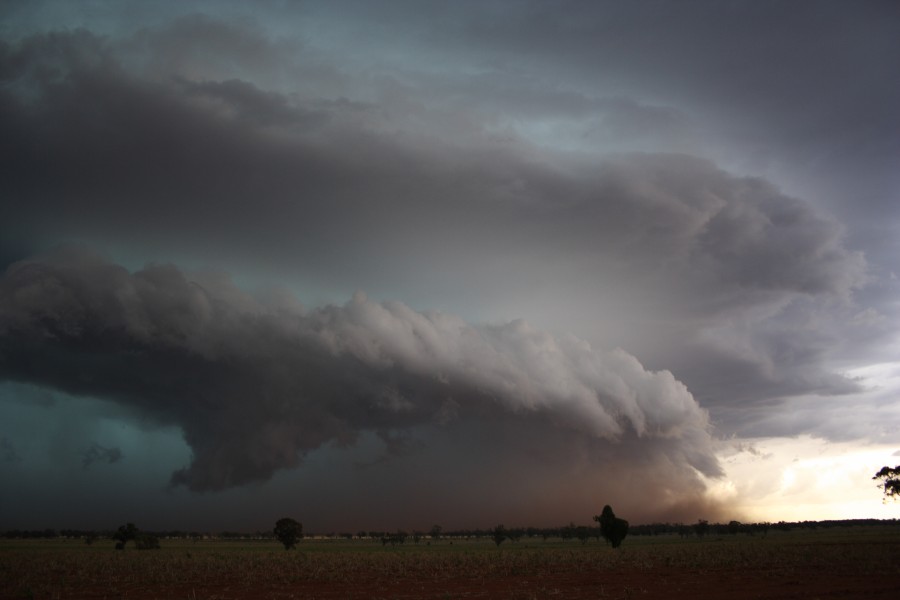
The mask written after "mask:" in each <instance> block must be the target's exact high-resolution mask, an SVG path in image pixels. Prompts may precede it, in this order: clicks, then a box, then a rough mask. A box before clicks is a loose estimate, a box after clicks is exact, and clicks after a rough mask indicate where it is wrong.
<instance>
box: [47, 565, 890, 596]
mask: <svg viewBox="0 0 900 600" xmlns="http://www.w3.org/2000/svg"><path fill="white" fill-rule="evenodd" d="M62 597H65V598H86V599H87V598H92V599H94V598H96V599H100V598H104V599H108V600H112V599H114V598H115V599H120V598H121V599H125V598H127V599H131V600H149V599H157V598H158V599H173V598H186V599H197V600H238V599H241V600H243V599H248V600H249V599H273V600H274V599H278V600H286V599H292V598H295V599H310V600H311V599H322V600H326V599H327V600H337V599H341V600H363V599H384V600H394V599H396V600H414V599H426V598H427V599H432V598H434V599H469V598H499V599H509V600H531V599H545V598H555V599H572V600H581V599H588V598H590V599H602V598H609V599H616V598H622V599H632V598H646V599H652V598H666V599H668V600H681V599H684V600H688V599H690V600H696V599H697V598H727V599H729V600H745V599H746V600H750V599H757V598H767V599H795V598H796V599H810V600H813V599H821V600H824V599H827V598H860V599H863V598H865V599H873V600H879V599H884V600H888V599H890V600H896V599H897V598H898V597H900V579H898V578H896V577H891V576H885V575H880V576H879V575H863V574H858V575H846V574H835V573H833V572H829V571H822V570H813V569H807V570H796V569H789V570H785V571H783V572H778V571H777V570H774V571H773V570H771V569H766V570H752V569H740V570H738V569H717V570H706V571H693V572H692V571H684V570H680V569H655V570H652V571H649V572H648V571H643V570H642V571H634V570H633V571H626V570H623V571H612V572H593V573H586V572H559V573H555V574H549V575H544V576H541V577H534V576H498V577H490V578H483V579H478V580H469V579H457V580H449V581H448V580H441V581H433V580H393V581H392V580H382V579H380V578H377V577H373V578H372V580H371V582H368V583H365V584H361V583H359V582H358V581H357V582H355V583H339V582H333V583H323V582H310V583H295V584H291V585H287V586H282V587H272V588H268V589H267V588H266V587H264V586H255V587H252V588H251V587H242V586H241V585H240V584H239V583H231V584H224V585H217V586H209V585H206V586H202V585H201V586H177V587H170V586H161V587H156V588H147V587H143V586H133V587H128V588H121V589H118V590H116V591H111V590H109V589H93V590H89V589H84V590H80V591H74V590H73V591H71V592H70V593H64V594H63V596H62Z"/></svg>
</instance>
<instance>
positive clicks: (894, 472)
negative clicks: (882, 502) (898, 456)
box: [872, 465, 900, 499]
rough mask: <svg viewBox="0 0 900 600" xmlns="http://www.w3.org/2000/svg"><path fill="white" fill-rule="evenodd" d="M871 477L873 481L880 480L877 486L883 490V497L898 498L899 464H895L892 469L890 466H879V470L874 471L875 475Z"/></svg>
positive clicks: (899, 489) (899, 491) (899, 488)
mask: <svg viewBox="0 0 900 600" xmlns="http://www.w3.org/2000/svg"><path fill="white" fill-rule="evenodd" d="M872 479H874V480H875V481H878V480H881V483H879V484H878V487H880V488H881V489H882V490H884V497H885V499H887V498H895V499H896V498H900V465H897V466H896V467H894V468H893V469H892V468H890V467H881V470H880V471H878V472H877V473H875V477H873V478H872Z"/></svg>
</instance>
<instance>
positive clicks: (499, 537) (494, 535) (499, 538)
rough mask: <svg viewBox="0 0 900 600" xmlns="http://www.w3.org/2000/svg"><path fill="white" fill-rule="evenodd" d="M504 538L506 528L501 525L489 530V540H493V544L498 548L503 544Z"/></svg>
mask: <svg viewBox="0 0 900 600" xmlns="http://www.w3.org/2000/svg"><path fill="white" fill-rule="evenodd" d="M506 537H507V536H506V527H504V526H503V525H497V526H496V527H494V529H493V530H491V539H492V540H494V543H495V544H497V546H498V547H499V546H500V544H502V543H503V540H505V539H506Z"/></svg>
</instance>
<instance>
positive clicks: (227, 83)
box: [0, 0, 900, 531]
mask: <svg viewBox="0 0 900 600" xmlns="http://www.w3.org/2000/svg"><path fill="white" fill-rule="evenodd" d="M898 72H900V5H898V4H897V3H896V2H892V1H876V0H871V1H865V0H863V1H850V0H846V1H827V0H822V1H794V2H783V1H777V2H776V1H771V2H768V1H746V2H741V1H739V2H719V1H686V2H662V1H649V0H648V1H643V0H641V1H636V2H537V1H535V2H525V1H521V2H513V1H499V0H498V1H493V2H490V1H488V2H484V1H478V2H475V1H473V2H418V1H416V2H378V1H371V0H367V1H360V2H296V3H285V2H254V3H244V2H234V3H229V2H151V3H148V2H14V1H13V2H4V3H3V4H2V5H0V177H2V180H0V181H2V190H3V192H2V196H0V268H2V275H0V477H2V478H3V481H4V488H5V489H8V490H15V494H2V495H0V529H2V528H14V527H35V528H37V527H41V528H43V527H76V528H77V527H85V528H88V527H97V528H112V527H116V526H118V525H119V524H121V523H120V522H124V521H126V520H130V521H134V522H136V523H138V525H139V526H141V527H145V528H185V529H190V528H194V529H211V530H221V529H267V528H270V527H271V525H272V523H274V521H275V519H277V518H279V517H281V516H286V515H288V516H293V517H294V518H297V519H298V520H301V521H303V522H304V524H305V525H306V527H307V529H312V530H318V531H329V530H341V529H345V530H355V529H356V528H367V529H368V528H384V529H394V528H397V527H404V528H408V529H414V528H420V529H427V528H429V527H430V526H431V525H432V524H434V523H440V524H442V525H443V526H444V527H445V528H452V527H487V526H492V525H495V524H496V523H498V522H503V523H505V524H506V525H507V526H516V525H539V526H540V525H559V524H564V523H568V522H569V521H575V522H577V523H584V524H587V523H589V522H590V519H591V517H592V516H593V515H594V514H598V513H599V512H600V508H602V506H603V505H604V504H612V505H613V506H614V508H615V510H616V513H617V514H619V515H620V516H624V517H625V518H628V519H629V520H631V521H632V522H648V521H654V520H668V521H686V522H687V521H695V520H696V519H698V518H706V519H709V520H722V519H724V520H729V519H732V518H738V519H746V520H779V519H782V518H785V519H794V518H796V519H804V518H809V519H819V518H848V517H866V516H891V515H893V516H896V510H894V511H893V513H892V512H891V510H892V507H890V506H883V505H882V504H881V502H880V497H879V495H880V492H879V490H878V489H877V488H875V487H874V485H873V482H871V480H870V479H871V476H872V475H873V474H874V471H875V470H877V468H879V467H880V466H882V465H885V464H894V463H895V462H897V461H898V460H900V459H898V458H897V456H898V452H900V396H898V392H900V360H898V356H900V301H898V300H900V297H898V291H900V283H898V279H897V272H898V257H900V198H898V190H900V168H898V164H900V111H898V110H897V107H898V106H900V78H898V77H897V73H898ZM61 498H65V499H66V501H65V502H64V503H62V504H61V503H60V499H61Z"/></svg>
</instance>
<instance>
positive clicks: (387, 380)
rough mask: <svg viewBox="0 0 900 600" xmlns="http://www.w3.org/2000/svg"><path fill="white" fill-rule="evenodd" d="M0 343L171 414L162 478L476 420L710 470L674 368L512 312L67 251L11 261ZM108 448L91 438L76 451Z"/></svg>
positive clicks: (700, 429) (0, 360)
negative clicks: (320, 291) (327, 294)
mask: <svg viewBox="0 0 900 600" xmlns="http://www.w3.org/2000/svg"><path fill="white" fill-rule="evenodd" d="M0 340H2V342H0V378H2V379H5V380H16V381H24V382H31V383H33V384H37V385H41V386H46V387H52V388H56V389H59V390H62V391H65V392H67V393H71V394H83V395H92V396H98V397H102V398H106V399H109V400H111V401H114V402H117V403H120V404H122V405H125V406H128V407H131V408H132V409H134V410H135V411H136V412H137V413H138V414H140V415H141V416H143V417H145V418H146V417H149V418H151V419H153V420H155V421H156V422H158V423H160V424H175V425H178V426H179V427H181V428H182V430H183V431H184V436H185V440H186V441H187V443H188V444H189V445H190V447H191V449H192V451H193V457H192V461H191V463H190V465H188V466H187V467H185V468H184V469H181V470H178V471H177V472H175V473H173V475H172V479H171V481H172V484H174V485H184V486H187V487H188V488H189V489H191V490H194V491H210V490H222V489H226V488H231V487H235V486H241V485H244V484H247V483H250V482H258V481H264V480H268V479H269V478H271V477H272V475H273V474H274V473H275V472H276V471H277V470H280V469H288V468H292V467H296V466H297V465H298V464H299V463H300V462H301V460H302V458H303V456H304V455H305V454H307V453H308V452H311V451H313V450H315V449H317V448H319V447H321V446H322V445H324V444H327V443H335V444H338V445H350V444H353V443H354V442H355V441H356V440H357V439H358V438H359V436H360V435H361V434H362V433H364V432H373V433H375V434H376V435H379V436H381V439H382V440H384V441H385V445H386V446H387V450H388V452H389V453H390V452H391V450H392V443H391V440H394V441H396V440H400V441H402V442H403V443H401V444H399V446H400V447H401V450H403V449H409V448H410V447H411V448H412V449H413V451H414V450H415V446H416V444H417V443H418V442H415V443H412V442H408V441H407V440H408V438H407V437H406V436H405V434H404V433H397V432H408V431H411V430H413V429H415V428H420V429H421V428H427V427H447V426H452V424H454V423H477V422H495V423H516V422H519V423H531V425H529V427H537V428H539V429H541V430H546V431H547V432H548V435H553V436H555V435H558V434H559V433H560V432H563V433H564V432H568V434H566V435H569V434H571V436H572V437H574V438H578V437H582V438H584V439H587V440H594V441H595V442H596V443H601V444H602V446H597V447H603V448H608V449H615V448H619V450H610V452H613V453H615V452H623V449H627V448H629V447H634V448H639V447H642V446H643V447H644V448H645V450H644V452H646V451H647V450H646V449H647V448H654V449H655V450H653V452H655V453H658V454H660V455H661V456H663V455H664V456H665V457H666V460H667V461H673V462H675V463H677V464H676V467H677V468H678V469H679V470H682V471H684V472H686V473H687V472H694V473H695V472H696V471H699V472H701V473H703V474H705V475H707V476H718V475H720V474H721V469H720V467H719V464H718V462H717V460H716V458H715V456H714V454H713V450H712V446H711V439H710V434H709V423H708V417H707V414H706V412H705V411H704V410H703V409H701V408H700V406H699V405H698V404H697V402H696V401H695V400H694V398H693V397H692V396H691V394H690V393H689V392H688V390H687V389H686V388H685V386H684V385H683V384H681V383H680V382H679V381H678V380H676V379H675V378H674V377H673V376H672V374H671V373H669V372H667V371H661V372H649V371H647V370H645V369H644V368H643V367H642V366H641V364H640V363H639V362H638V360H637V359H635V358H634V357H633V356H631V355H629V354H628V353H626V352H624V351H621V350H616V351H613V352H610V353H600V352H597V351H595V350H594V349H592V348H591V346H590V345H589V344H588V343H587V342H585V341H582V340H580V339H578V338H575V337H573V336H558V337H557V336H553V335H550V334H548V333H546V332H543V331H539V330H536V329H534V328H533V327H531V326H529V325H528V324H527V323H525V322H524V321H513V322H510V323H503V324H491V325H471V324H469V323H467V322H465V321H464V320H463V319H461V318H459V317H456V316H453V315H448V314H444V313H438V312H417V311H415V310H413V309H412V308H410V307H408V306H406V305H404V304H401V303H398V302H385V303H378V302H374V301H372V300H369V299H368V298H367V297H366V296H365V295H363V294H356V295H355V296H354V297H353V299H352V300H351V301H349V302H348V303H347V304H345V305H344V306H326V307H323V308H317V309H313V310H308V311H307V310H304V309H302V308H300V307H299V305H297V304H291V303H286V302H284V301H283V298H282V299H280V300H279V302H277V303H275V304H272V303H268V302H266V301H262V300H257V299H255V298H253V297H251V296H249V295H248V294H246V293H244V292H242V291H241V290H240V289H238V288H236V287H235V286H233V285H232V284H231V283H230V282H228V281H227V280H225V279H223V278H221V277H218V278H210V277H205V276H203V275H197V276H196V277H194V276H188V275H187V274H186V273H184V272H182V271H181V270H179V269H178V268H176V267H175V266H172V265H152V266H148V267H146V268H144V269H143V270H140V271H138V272H135V273H130V272H129V271H128V270H126V269H125V268H123V267H121V266H119V265H116V264H113V263H111V262H109V261H107V260H104V259H103V258H101V257H99V256H97V255H95V254H93V253H91V252H90V251H87V250H85V249H83V248H63V249H59V250H58V251H56V252H55V253H52V254H50V255H46V256H40V257H35V258H32V259H29V260H26V261H21V262H18V263H15V264H13V265H12V266H10V267H9V269H8V270H7V271H6V273H5V275H4V276H3V278H2V280H0ZM392 432H393V433H392ZM393 445H394V446H397V445H398V444H393ZM115 450H116V449H105V448H101V447H99V446H95V447H92V448H91V449H90V450H89V451H88V452H87V453H86V454H85V461H86V465H89V464H91V463H93V462H94V461H96V460H107V461H110V462H114V461H115V460H118V457H120V455H118V456H117V457H114V456H113V455H112V454H111V452H114V451H115Z"/></svg>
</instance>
